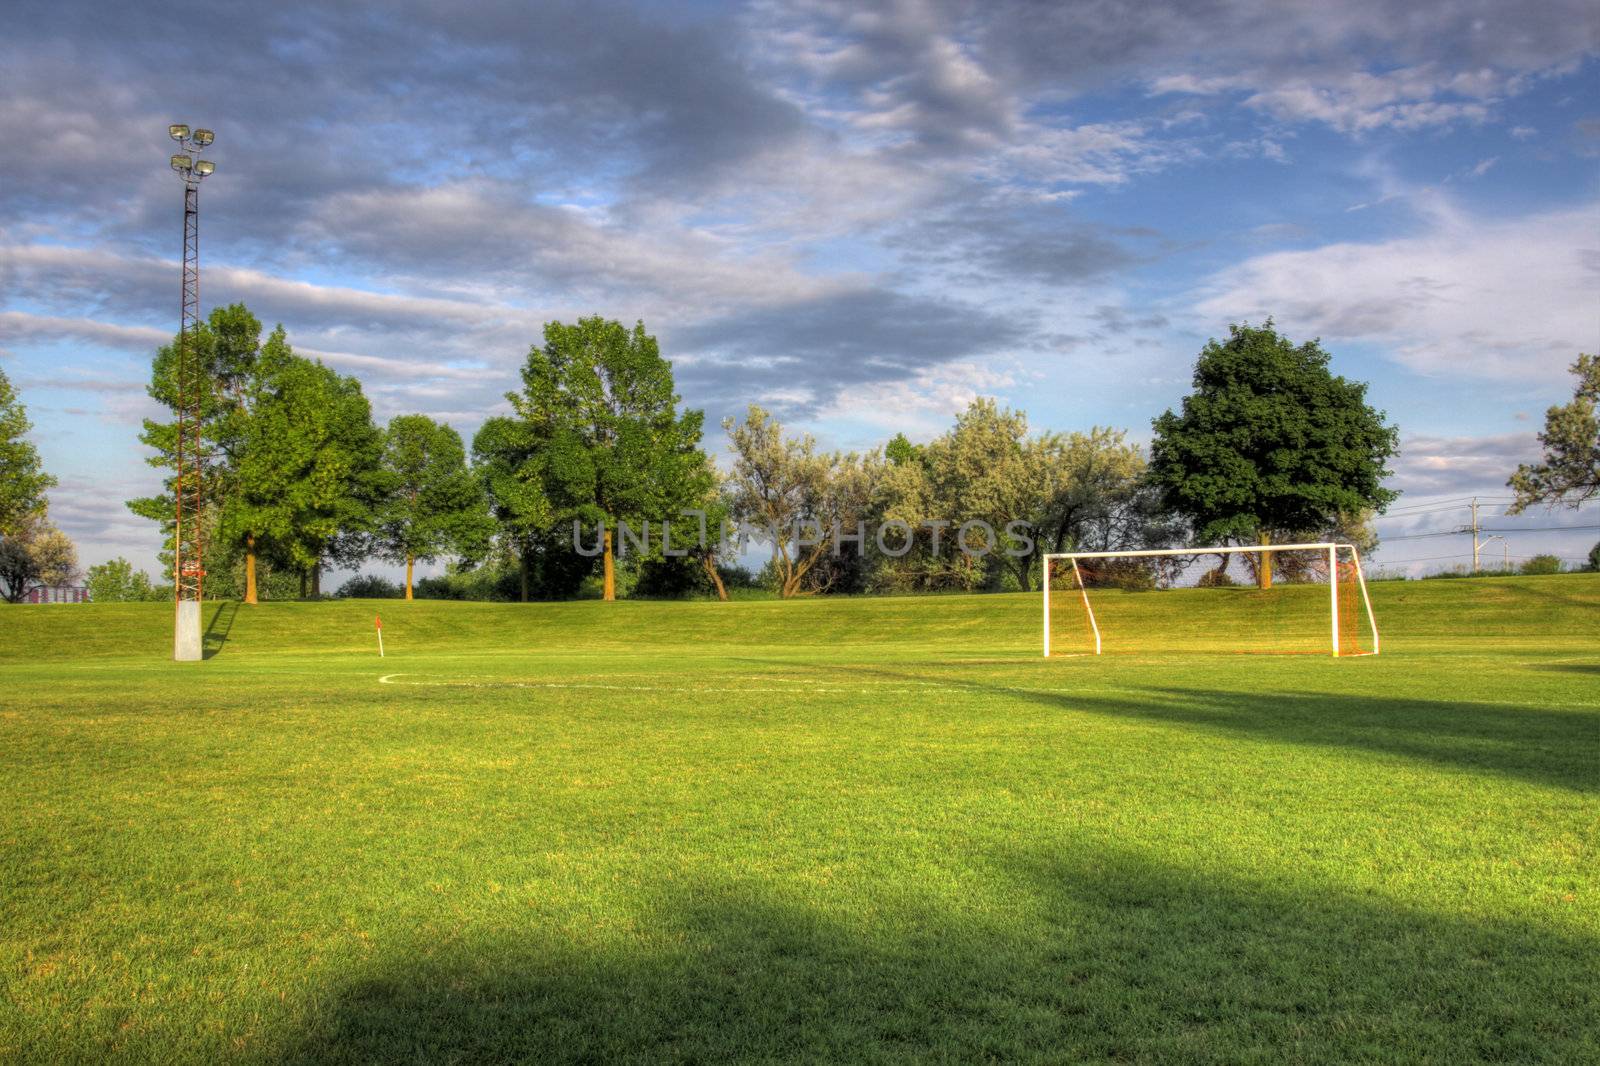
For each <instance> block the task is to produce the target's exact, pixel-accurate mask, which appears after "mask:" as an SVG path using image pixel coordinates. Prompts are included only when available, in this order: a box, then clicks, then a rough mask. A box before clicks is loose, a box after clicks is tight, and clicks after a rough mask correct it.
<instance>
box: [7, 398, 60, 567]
mask: <svg viewBox="0 0 1600 1066" xmlns="http://www.w3.org/2000/svg"><path fill="white" fill-rule="evenodd" d="M32 428H33V423H31V422H29V421H28V412H27V410H26V409H25V408H24V407H23V406H22V401H21V400H19V399H18V398H17V390H16V389H14V388H12V386H11V380H10V379H9V378H7V377H6V375H5V371H3V370H0V538H5V537H9V536H11V535H12V534H13V533H15V532H16V531H17V530H18V529H20V528H21V526H22V524H23V523H24V522H25V521H26V520H27V519H29V518H31V517H33V516H35V515H39V514H43V513H44V510H45V497H44V494H45V490H46V489H48V488H50V487H51V486H53V485H54V484H55V483H56V479H55V478H53V477H51V476H50V475H49V474H46V473H45V472H44V469H43V467H42V466H40V464H39V450H38V449H37V448H35V447H34V446H33V443H32V442H31V441H29V440H28V431H29V430H30V429H32Z"/></svg>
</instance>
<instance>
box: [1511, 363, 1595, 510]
mask: <svg viewBox="0 0 1600 1066" xmlns="http://www.w3.org/2000/svg"><path fill="white" fill-rule="evenodd" d="M1571 370H1572V373H1573V376H1575V377H1576V378H1577V379H1578V384H1577V386H1576V387H1574V388H1573V390H1572V402H1571V403H1568V404H1563V405H1561V406H1559V407H1552V408H1550V409H1549V410H1548V411H1546V412H1545V416H1544V432H1543V433H1541V434H1539V443H1540V445H1542V446H1543V447H1544V461H1543V462H1540V463H1536V464H1533V465H1531V466H1530V465H1528V464H1526V463H1524V464H1523V465H1521V466H1519V467H1517V472H1516V473H1515V474H1512V475H1511V480H1510V481H1508V482H1507V483H1506V484H1508V485H1510V486H1511V489H1512V491H1514V492H1515V493H1516V494H1517V499H1516V502H1515V503H1513V504H1512V505H1511V506H1510V507H1508V508H1506V513H1507V514H1518V513H1520V512H1521V511H1523V510H1525V509H1527V508H1529V507H1532V506H1533V505H1534V504H1536V503H1543V504H1548V505H1549V506H1551V507H1554V506H1556V505H1557V504H1565V505H1566V506H1568V507H1574V508H1575V507H1578V506H1579V505H1581V504H1582V503H1583V502H1584V501H1586V500H1592V499H1594V498H1595V496H1597V495H1600V415H1597V413H1596V410H1595V405H1596V404H1597V403H1600V358H1597V357H1595V356H1593V355H1579V356H1578V360H1577V362H1575V363H1573V364H1572V367H1571Z"/></svg>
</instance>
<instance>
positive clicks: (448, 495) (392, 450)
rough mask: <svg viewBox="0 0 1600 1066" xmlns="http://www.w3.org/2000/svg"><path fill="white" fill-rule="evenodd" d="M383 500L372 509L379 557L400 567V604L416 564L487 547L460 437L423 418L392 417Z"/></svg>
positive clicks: (485, 525)
mask: <svg viewBox="0 0 1600 1066" xmlns="http://www.w3.org/2000/svg"><path fill="white" fill-rule="evenodd" d="M382 465H383V472H384V474H385V476H386V479H387V483H386V485H385V486H384V487H385V489H386V493H387V494H386V496H385V498H384V500H383V502H382V503H381V504H380V505H379V507H378V513H377V516H376V517H377V545H378V551H379V554H381V555H382V556H383V557H384V558H386V559H389V560H391V561H393V562H403V563H405V564H406V584H405V598H406V599H408V600H409V599H411V598H412V582H411V577H412V569H413V567H414V565H415V563H416V561H417V560H418V559H421V560H422V561H424V562H432V561H433V560H434V559H436V558H438V557H439V556H440V555H442V554H446V553H448V554H453V555H466V556H477V555H481V554H482V553H483V552H484V551H485V550H486V549H487V546H488V539H489V536H490V535H491V533H492V531H493V528H492V520H491V519H490V517H489V510H488V505H487V502H486V499H485V496H484V491H483V486H482V484H481V483H480V482H479V481H478V480H477V479H476V478H474V477H473V475H472V472H471V471H469V470H468V469H467V454H466V450H465V449H464V448H463V447H462V445H461V435H460V434H459V433H457V432H456V431H455V430H453V429H451V428H450V427H449V426H447V425H441V424H440V423H437V422H435V421H434V420H433V419H431V418H429V417H428V416H427V415H398V416H396V417H395V418H394V419H392V420H391V421H390V422H389V428H388V431H387V432H386V433H385V434H384V441H383V458H382Z"/></svg>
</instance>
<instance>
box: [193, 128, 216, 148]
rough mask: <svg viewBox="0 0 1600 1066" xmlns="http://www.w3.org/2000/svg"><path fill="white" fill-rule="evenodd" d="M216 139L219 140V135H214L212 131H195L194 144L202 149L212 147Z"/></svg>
mask: <svg viewBox="0 0 1600 1066" xmlns="http://www.w3.org/2000/svg"><path fill="white" fill-rule="evenodd" d="M216 139H217V135H216V134H215V133H212V132H211V131H210V130H195V131H194V143H195V144H197V145H199V146H200V147H201V148H207V147H210V145H211V142H212V141H214V140H216Z"/></svg>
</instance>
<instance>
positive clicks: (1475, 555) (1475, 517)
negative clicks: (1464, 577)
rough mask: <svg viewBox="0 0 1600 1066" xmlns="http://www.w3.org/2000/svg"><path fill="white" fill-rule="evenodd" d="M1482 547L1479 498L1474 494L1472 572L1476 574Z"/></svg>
mask: <svg viewBox="0 0 1600 1066" xmlns="http://www.w3.org/2000/svg"><path fill="white" fill-rule="evenodd" d="M1480 547H1482V545H1480V544H1479V543H1478V498H1477V497H1476V496H1474V497H1473V498H1472V572H1473V573H1474V574H1476V573H1477V572H1478V549H1479V548H1480Z"/></svg>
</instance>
